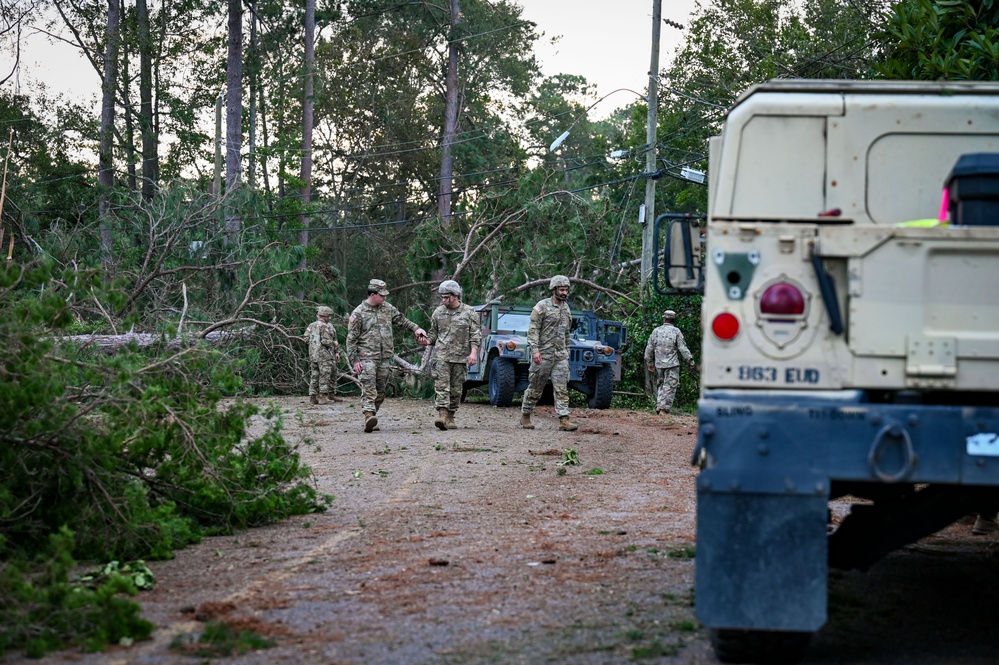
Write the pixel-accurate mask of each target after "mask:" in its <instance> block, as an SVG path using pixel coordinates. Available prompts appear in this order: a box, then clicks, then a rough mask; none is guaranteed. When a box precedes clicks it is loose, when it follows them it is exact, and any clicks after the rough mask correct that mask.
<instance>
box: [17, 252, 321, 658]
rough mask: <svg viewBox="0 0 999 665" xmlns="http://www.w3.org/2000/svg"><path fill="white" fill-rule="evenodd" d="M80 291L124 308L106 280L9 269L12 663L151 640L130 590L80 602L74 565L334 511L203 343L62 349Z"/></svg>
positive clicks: (46, 269) (163, 550)
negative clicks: (55, 651)
mask: <svg viewBox="0 0 999 665" xmlns="http://www.w3.org/2000/svg"><path fill="white" fill-rule="evenodd" d="M67 285H72V286H71V287H70V286H67ZM73 293H87V294H91V295H92V296H93V297H94V299H95V300H103V301H104V302H109V303H111V302H116V301H120V299H121V296H122V294H121V293H120V292H118V291H116V290H115V288H114V287H105V286H104V285H103V284H102V283H101V281H100V280H99V278H98V273H96V272H85V271H73V270H66V271H60V270H57V269H56V267H55V266H54V264H52V263H51V262H47V261H38V262H31V263H28V264H24V265H18V264H16V263H11V262H8V263H6V265H4V266H2V267H0V371H2V372H3V374H4V380H3V381H0V561H3V569H2V573H3V575H2V580H3V581H2V588H0V598H3V599H6V600H7V601H8V602H6V603H4V609H3V611H4V613H5V615H6V616H5V617H4V619H5V620H4V621H2V623H3V625H4V626H5V629H6V630H5V631H4V633H5V637H4V638H3V641H2V642H0V647H2V648H0V653H2V651H3V650H6V649H11V648H25V649H27V650H28V651H29V652H30V653H40V652H44V651H45V650H46V649H50V648H54V646H57V645H61V644H63V643H78V644H81V645H83V646H85V647H87V648H98V646H99V645H101V644H104V643H108V642H114V641H117V640H118V639H120V638H121V637H123V636H131V637H141V636H142V633H143V629H144V625H143V624H141V623H138V622H137V621H136V620H135V619H134V617H133V616H132V612H133V610H132V609H130V607H131V605H130V604H129V605H121V604H120V603H119V600H118V599H117V596H116V594H117V593H118V592H119V591H122V590H125V591H129V590H130V589H129V587H128V584H127V583H126V582H124V581H122V580H124V579H125V578H121V579H118V578H114V580H112V581H109V582H108V583H107V584H105V585H103V586H101V587H100V588H98V589H96V590H85V589H80V590H76V589H74V588H71V587H70V586H69V585H68V583H67V581H66V580H67V577H66V571H68V570H69V568H70V567H71V566H72V562H73V559H74V558H86V559H93V560H98V561H107V560H109V559H120V560H128V559H136V558H146V559H156V558H167V557H169V556H171V554H172V552H173V550H174V549H176V548H180V547H184V546H186V545H188V544H190V543H192V542H196V541H197V540H198V539H199V538H200V537H201V536H202V535H205V534H218V533H230V532H232V531H233V530H234V529H238V528H245V527H249V526H255V525H260V524H265V523H269V522H273V521H276V520H280V519H282V518H284V517H286V516H288V515H293V514H303V513H308V512H312V511H315V510H320V509H322V508H323V506H324V503H325V501H324V500H323V499H322V498H320V497H319V496H318V495H317V493H316V490H315V487H314V485H313V484H312V483H311V482H310V479H311V474H310V472H309V470H308V468H306V467H304V466H302V465H301V463H300V461H299V457H298V454H297V451H296V450H295V449H294V448H293V447H292V446H290V445H289V444H288V443H286V442H285V441H284V439H283V437H282V435H281V429H282V422H281V417H280V412H279V411H278V410H277V409H276V408H271V409H268V410H265V411H264V412H263V413H262V414H260V415H262V416H263V417H264V419H265V427H264V430H263V432H262V433H261V434H259V435H254V436H250V435H249V434H248V431H247V423H248V421H249V419H250V418H251V417H253V416H255V415H257V414H258V409H257V408H256V407H254V406H252V405H248V404H245V403H241V402H238V401H235V402H231V403H223V402H222V398H223V395H226V394H234V393H236V392H237V391H239V390H240V389H241V386H242V381H241V379H240V377H239V375H238V370H239V368H240V363H239V362H236V361H234V360H233V359H232V358H230V357H229V356H228V355H226V354H225V353H224V352H223V351H220V350H218V349H213V348H210V347H209V346H208V345H206V344H204V343H201V344H192V345H181V346H177V347H174V346H171V344H168V343H167V342H166V340H164V342H163V343H161V344H155V345H153V346H150V347H145V348H139V347H138V346H137V345H136V344H134V343H132V344H131V345H129V346H127V347H125V348H121V349H118V350H117V351H116V352H115V353H113V354H107V353H105V352H103V351H101V350H99V349H96V348H94V347H92V346H89V345H81V344H74V343H71V342H68V341H65V340H64V339H63V338H61V337H60V333H61V331H62V329H64V328H65V327H66V326H67V325H68V324H69V323H70V322H71V321H72V320H73V317H72V316H71V315H70V311H71V310H70V305H69V303H70V300H71V298H72V297H73V295H72V294H73ZM67 527H71V528H72V529H73V532H72V537H70V535H69V532H67V531H66V529H67ZM115 580H117V581H115ZM121 602H125V601H121ZM115 617H116V618H115ZM146 634H148V630H146Z"/></svg>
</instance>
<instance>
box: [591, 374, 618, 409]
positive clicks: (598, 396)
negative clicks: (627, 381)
mask: <svg viewBox="0 0 999 665" xmlns="http://www.w3.org/2000/svg"><path fill="white" fill-rule="evenodd" d="M590 384H591V386H592V388H593V394H592V395H590V398H589V401H588V402H587V405H588V406H589V407H590V408H591V409H609V408H610V405H611V398H612V397H613V396H614V368H613V367H611V366H610V365H604V366H602V367H601V368H600V369H598V370H597V371H596V372H594V373H593V375H592V377H591V379H590Z"/></svg>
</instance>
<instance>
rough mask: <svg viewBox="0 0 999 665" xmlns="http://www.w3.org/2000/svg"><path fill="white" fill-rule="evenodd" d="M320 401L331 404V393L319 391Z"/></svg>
mask: <svg viewBox="0 0 999 665" xmlns="http://www.w3.org/2000/svg"><path fill="white" fill-rule="evenodd" d="M319 403H320V404H329V403H330V398H329V395H327V394H326V393H319Z"/></svg>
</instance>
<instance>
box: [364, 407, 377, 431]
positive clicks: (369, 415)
mask: <svg viewBox="0 0 999 665" xmlns="http://www.w3.org/2000/svg"><path fill="white" fill-rule="evenodd" d="M376 427H378V418H376V417H375V412H374V411H365V412H364V431H365V432H374V431H375V428H376Z"/></svg>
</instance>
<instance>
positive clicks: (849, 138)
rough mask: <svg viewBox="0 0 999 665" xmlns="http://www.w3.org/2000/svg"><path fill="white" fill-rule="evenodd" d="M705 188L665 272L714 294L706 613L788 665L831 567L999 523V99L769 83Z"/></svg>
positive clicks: (700, 562) (705, 424)
mask: <svg viewBox="0 0 999 665" xmlns="http://www.w3.org/2000/svg"><path fill="white" fill-rule="evenodd" d="M709 177H710V185H709V204H708V217H707V224H706V229H705V228H695V227H694V225H693V224H684V223H679V224H677V223H674V224H672V225H671V227H670V229H671V230H670V232H669V238H668V241H667V246H668V253H669V254H670V260H669V261H668V262H667V263H668V265H667V268H668V270H667V271H666V273H667V274H666V277H667V281H669V282H670V283H671V284H672V286H674V287H679V288H681V289H682V288H685V287H689V286H691V284H690V283H688V282H692V283H693V284H695V285H696V284H699V283H700V282H701V281H702V280H703V286H704V292H703V293H704V298H703V309H702V316H703V328H704V333H703V334H704V337H703V343H702V344H703V346H702V349H703V368H702V377H701V381H702V385H701V398H700V401H699V406H698V409H699V420H700V430H699V436H698V447H697V451H696V453H695V460H696V462H697V463H698V464H699V465H700V466H701V468H702V471H701V473H700V475H699V476H698V481H697V492H698V496H697V559H696V562H697V563H696V569H697V572H696V599H697V600H696V603H697V615H698V618H699V619H700V621H701V622H702V623H703V624H704V625H705V626H707V627H708V628H709V629H710V630H711V635H712V642H713V645H714V647H715V652H716V654H717V656H718V657H719V658H720V659H721V660H722V661H724V662H788V661H793V660H796V659H797V658H798V657H800V656H801V655H803V653H804V650H805V649H806V647H807V644H808V642H809V639H810V637H811V635H812V633H814V632H815V631H817V630H818V629H819V628H820V627H821V626H822V625H823V624H824V623H825V621H826V585H827V573H828V569H829V567H830V566H832V567H839V568H858V569H866V568H867V567H869V566H871V565H873V564H874V563H875V562H877V561H878V560H879V559H880V558H881V557H883V556H884V555H885V554H887V553H888V552H890V551H892V550H893V549H896V548H898V547H901V546H903V545H905V544H908V543H911V542H914V541H916V540H917V539H919V538H921V537H924V536H926V535H929V534H932V533H934V532H936V531H938V530H940V529H941V528H943V527H945V526H947V525H948V524H951V523H953V522H955V521H956V520H958V519H959V518H961V517H963V516H965V515H968V514H969V513H974V512H979V511H981V512H986V513H987V512H989V511H992V512H994V511H995V510H996V508H999V503H997V496H999V493H997V487H999V85H997V84H993V83H916V82H871V81H868V82H845V81H793V80H785V81H774V82H771V83H767V84H764V85H759V86H756V87H754V88H752V89H750V90H749V91H748V92H746V93H745V94H744V95H743V96H742V97H741V98H740V99H739V100H738V101H737V102H736V104H735V105H734V106H733V107H732V109H731V110H730V111H729V113H728V115H727V118H726V120H725V122H724V125H723V128H722V132H721V135H720V136H718V137H715V138H714V139H712V140H711V143H710V168H709ZM945 188H946V191H947V198H946V199H943V197H942V194H943V192H944V190H945ZM941 212H943V213H944V217H949V224H940V223H939V222H938V220H939V217H940V215H941ZM681 240H682V242H681ZM702 243H703V244H702ZM847 496H848V497H856V498H857V499H858V501H857V502H856V503H854V504H853V505H852V507H851V509H850V511H849V513H848V514H847V515H846V516H845V517H844V518H843V519H842V521H841V522H840V521H839V520H838V519H837V520H833V521H830V519H829V516H830V506H829V502H830V500H832V499H836V498H840V497H847Z"/></svg>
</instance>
